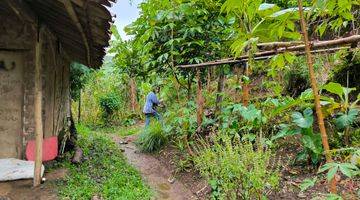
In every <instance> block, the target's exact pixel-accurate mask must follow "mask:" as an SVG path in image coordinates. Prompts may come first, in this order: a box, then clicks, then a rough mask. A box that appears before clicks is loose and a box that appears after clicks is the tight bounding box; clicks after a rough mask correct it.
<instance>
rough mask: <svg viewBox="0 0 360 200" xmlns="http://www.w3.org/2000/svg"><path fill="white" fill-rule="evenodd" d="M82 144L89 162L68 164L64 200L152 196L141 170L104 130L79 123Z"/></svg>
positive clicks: (147, 197)
mask: <svg viewBox="0 0 360 200" xmlns="http://www.w3.org/2000/svg"><path fill="white" fill-rule="evenodd" d="M77 130H78V132H79V139H78V145H79V147H81V148H82V150H83V151H84V156H85V161H84V162H82V163H81V164H79V165H72V164H70V163H65V167H66V168H68V169H69V174H68V175H67V178H66V180H64V182H63V183H62V184H61V186H60V197H61V198H62V199H92V198H93V197H94V196H97V197H98V198H103V199H124V200H125V199H126V200H128V199H134V200H138V199H144V200H145V199H150V198H151V196H152V191H151V190H150V188H149V187H148V186H147V185H145V184H144V182H143V181H142V179H141V176H140V175H139V172H138V171H136V170H135V169H134V167H132V166H130V165H129V164H127V163H126V160H125V158H124V156H123V155H122V153H121V151H120V149H119V148H118V147H117V145H116V144H115V143H114V142H113V141H112V140H111V139H110V138H109V137H108V136H107V135H104V133H102V132H94V131H92V130H90V129H89V128H88V127H86V126H84V125H81V124H79V125H78V126H77Z"/></svg>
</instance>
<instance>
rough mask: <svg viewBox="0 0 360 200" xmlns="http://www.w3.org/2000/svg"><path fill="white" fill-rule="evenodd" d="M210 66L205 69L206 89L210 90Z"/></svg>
mask: <svg viewBox="0 0 360 200" xmlns="http://www.w3.org/2000/svg"><path fill="white" fill-rule="evenodd" d="M211 69H212V68H211V67H210V68H208V69H207V77H206V90H207V91H208V92H209V93H210V92H211Z"/></svg>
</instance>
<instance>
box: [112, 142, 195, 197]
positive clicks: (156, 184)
mask: <svg viewBox="0 0 360 200" xmlns="http://www.w3.org/2000/svg"><path fill="white" fill-rule="evenodd" d="M135 139H136V136H128V137H126V138H120V137H118V136H114V140H115V141H116V143H117V144H119V143H120V142H121V141H128V144H119V145H120V148H122V149H123V150H124V155H125V156H126V158H127V159H128V162H129V163H130V164H132V165H133V166H135V167H136V168H137V169H138V170H139V171H140V172H141V174H142V176H143V178H144V179H145V181H147V183H148V184H149V185H150V187H151V188H152V189H153V190H154V191H155V192H156V197H155V198H156V199H158V200H163V199H164V200H165V199H170V200H185V199H196V198H195V195H193V194H192V192H191V191H190V190H189V189H187V188H186V186H185V185H184V184H183V183H181V182H180V181H178V180H175V181H174V182H173V183H170V182H169V180H171V177H172V174H171V172H170V171H169V170H168V169H166V168H165V167H164V166H163V165H161V164H160V162H159V160H157V159H156V158H155V157H153V156H152V155H150V154H145V153H140V151H139V150H138V149H137V147H136V146H135V144H134V143H133V141H134V140H135ZM169 178H170V179H169Z"/></svg>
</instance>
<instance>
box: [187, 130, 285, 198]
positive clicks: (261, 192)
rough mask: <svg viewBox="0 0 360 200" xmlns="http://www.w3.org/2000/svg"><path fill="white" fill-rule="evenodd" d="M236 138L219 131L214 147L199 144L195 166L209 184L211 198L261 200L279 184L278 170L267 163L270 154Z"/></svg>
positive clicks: (270, 156)
mask: <svg viewBox="0 0 360 200" xmlns="http://www.w3.org/2000/svg"><path fill="white" fill-rule="evenodd" d="M235 140H236V141H232V140H231V139H230V137H229V136H227V135H224V134H219V135H218V136H216V138H215V139H214V145H213V146H209V145H202V147H201V148H199V149H200V150H199V154H198V156H196V157H195V158H194V162H195V166H196V168H197V169H199V170H200V173H201V174H202V175H203V176H204V177H205V178H206V179H207V180H208V181H209V183H210V185H211V186H212V189H213V193H212V196H213V198H214V199H253V198H255V199H262V198H263V197H265V191H266V190H267V189H274V188H276V187H277V185H278V183H279V175H278V172H277V170H274V169H273V168H271V166H270V159H271V158H272V154H271V152H270V151H269V150H262V149H254V146H253V145H252V144H251V143H241V142H240V140H239V138H236V139H235ZM203 144H205V143H203Z"/></svg>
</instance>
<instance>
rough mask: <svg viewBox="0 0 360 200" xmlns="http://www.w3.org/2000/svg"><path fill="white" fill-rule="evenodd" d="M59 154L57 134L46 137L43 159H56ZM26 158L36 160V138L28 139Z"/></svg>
mask: <svg viewBox="0 0 360 200" xmlns="http://www.w3.org/2000/svg"><path fill="white" fill-rule="evenodd" d="M57 155H58V138H57V136H54V137H49V138H45V139H44V141H43V153H42V161H49V160H54V159H55V158H56V156H57ZM26 159H27V160H31V161H34V160H35V140H30V141H28V143H27V145H26Z"/></svg>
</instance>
